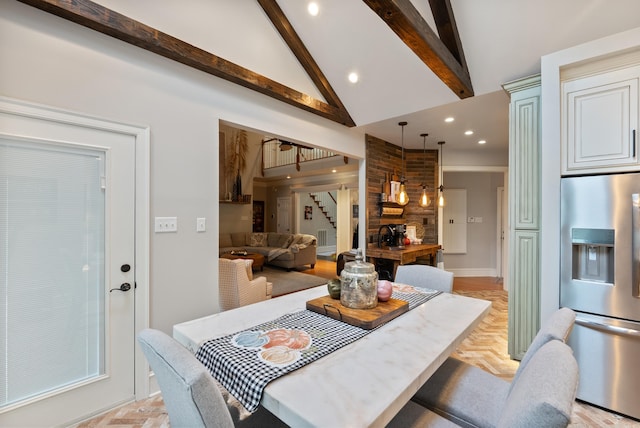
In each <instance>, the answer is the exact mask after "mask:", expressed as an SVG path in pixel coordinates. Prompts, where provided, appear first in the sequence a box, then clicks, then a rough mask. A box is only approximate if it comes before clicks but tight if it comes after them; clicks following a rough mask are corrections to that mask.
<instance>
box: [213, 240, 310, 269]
mask: <svg viewBox="0 0 640 428" xmlns="http://www.w3.org/2000/svg"><path fill="white" fill-rule="evenodd" d="M316 250H317V242H316V237H315V236H313V235H307V234H304V233H296V234H292V233H276V232H265V233H254V232H234V233H221V234H220V254H225V253H230V252H232V251H233V252H236V251H247V252H249V253H259V254H262V255H263V256H264V259H265V264H267V265H271V266H278V267H281V268H285V269H287V270H292V269H294V268H297V267H300V266H305V265H310V266H311V269H313V268H314V266H315V264H316V260H317V255H316Z"/></svg>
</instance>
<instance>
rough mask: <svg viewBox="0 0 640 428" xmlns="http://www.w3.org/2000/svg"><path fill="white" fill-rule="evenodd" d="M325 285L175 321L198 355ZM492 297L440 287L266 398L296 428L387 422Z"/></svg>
mask: <svg viewBox="0 0 640 428" xmlns="http://www.w3.org/2000/svg"><path fill="white" fill-rule="evenodd" d="M326 295H327V287H326V286H318V287H314V288H310V289H307V290H303V291H299V292H296V293H291V294H287V295H284V296H281V297H278V298H275V299H270V300H266V301H263V302H259V303H255V304H252V305H248V306H243V307H240V308H237V309H233V310H229V311H225V312H220V313H216V314H213V315H209V316H205V317H203V318H198V319H194V320H191V321H186V322H182V323H180V324H176V325H174V326H173V337H174V338H175V339H176V340H177V341H178V342H180V343H181V344H182V345H184V346H185V347H186V348H187V349H189V350H190V351H191V352H193V353H194V354H196V353H198V350H199V349H201V348H202V347H203V344H205V343H207V342H208V341H211V340H212V339H214V340H215V339H216V338H224V337H227V336H229V335H231V334H234V333H237V332H243V331H246V330H250V329H252V328H253V327H255V326H256V325H258V324H261V323H267V324H268V323H269V322H271V321H272V320H274V319H275V318H278V317H281V316H287V315H288V314H294V313H298V311H304V310H306V308H307V305H306V303H307V302H308V301H312V300H314V299H317V298H322V297H324V296H326ZM490 307H491V302H489V301H486V300H481V299H476V298H470V297H465V296H461V295H455V294H450V293H439V292H438V294H437V295H435V297H433V298H430V299H429V300H428V301H426V302H424V303H422V304H419V305H417V306H415V307H414V308H412V309H411V310H408V311H407V312H404V313H402V314H401V315H399V316H397V317H395V318H393V319H391V320H390V321H388V322H386V323H384V324H382V325H380V326H377V327H376V328H375V329H372V330H371V331H370V332H367V334H365V335H363V336H362V337H360V338H358V339H357V340H355V341H353V342H351V343H349V344H347V345H345V346H342V347H340V348H338V349H336V350H335V351H333V352H331V353H329V354H327V355H325V356H323V357H321V358H319V359H317V360H315V361H313V362H311V363H309V364H307V365H304V366H303V367H300V368H297V369H296V370H294V371H291V372H289V373H287V374H285V375H283V376H281V377H278V378H277V379H275V380H273V381H270V382H269V383H268V384H267V385H266V387H264V390H263V391H262V395H261V398H260V404H261V405H262V406H263V407H264V408H266V409H267V410H269V411H270V412H272V413H273V414H274V415H275V416H277V417H278V418H279V419H281V420H282V421H283V422H285V423H286V424H287V425H290V426H295V427H306V426H309V427H311V426H313V427H358V428H359V427H383V426H385V425H386V424H387V423H388V422H389V421H390V420H391V419H392V418H393V417H394V416H395V415H396V414H397V413H398V412H399V411H400V409H402V407H403V406H404V405H405V404H406V403H407V402H408V401H409V400H410V399H411V397H412V396H413V395H414V394H415V393H416V391H417V390H418V389H419V388H420V387H421V386H422V385H423V384H424V383H425V382H426V381H427V380H428V379H429V377H430V376H431V375H432V374H433V373H434V372H435V371H436V370H437V369H438V367H440V365H441V364H442V363H443V362H444V361H445V360H446V359H447V357H449V356H450V355H451V354H452V352H453V351H454V350H455V349H456V348H457V347H458V345H459V344H460V343H461V342H462V341H463V340H464V339H465V338H466V337H467V336H468V335H469V333H470V332H471V331H472V330H473V329H474V328H475V327H476V326H477V325H478V324H479V323H480V321H481V320H482V319H483V318H484V317H485V316H486V315H487V313H488V312H489V310H490Z"/></svg>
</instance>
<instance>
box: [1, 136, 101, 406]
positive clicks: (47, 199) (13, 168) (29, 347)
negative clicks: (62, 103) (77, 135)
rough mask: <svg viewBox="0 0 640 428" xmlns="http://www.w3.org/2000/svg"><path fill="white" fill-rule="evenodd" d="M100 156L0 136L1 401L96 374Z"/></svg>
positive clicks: (98, 368) (5, 403)
mask: <svg viewBox="0 0 640 428" xmlns="http://www.w3.org/2000/svg"><path fill="white" fill-rule="evenodd" d="M104 161H105V154H104V152H103V151H99V150H93V149H87V150H78V149H77V148H75V147H74V148H66V147H65V146H61V145H54V144H40V143H32V142H25V141H11V140H7V139H2V138H0V305H2V309H1V310H0V313H1V314H2V316H1V317H0V408H2V407H5V406H8V405H11V404H14V403H17V402H19V401H22V400H25V399H28V398H32V397H37V396H38V395H40V394H43V393H48V392H51V391H55V390H56V389H59V388H64V387H68V386H70V385H73V384H74V383H78V382H83V381H87V380H89V379H91V378H94V377H97V376H100V375H101V374H104V372H105V361H104V360H105V358H104V347H105V337H104V326H105V289H104V287H105V285H104V284H105V281H104V276H105V268H104V266H105V232H104V228H105V195H104V190H103V188H102V182H101V180H102V177H103V176H104V171H103V169H104V164H105V162H104Z"/></svg>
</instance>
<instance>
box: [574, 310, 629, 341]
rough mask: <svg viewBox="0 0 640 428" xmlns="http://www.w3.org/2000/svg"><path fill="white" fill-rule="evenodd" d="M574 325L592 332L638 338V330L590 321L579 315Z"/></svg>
mask: <svg viewBox="0 0 640 428" xmlns="http://www.w3.org/2000/svg"><path fill="white" fill-rule="evenodd" d="M576 324H578V325H581V326H583V327H587V328H591V329H594V330H598V331H602V332H604V333H611V334H617V335H619V336H631V337H638V338H640V331H638V330H634V329H632V328H626V327H618V326H616V325H610V324H604V323H600V322H596V321H592V320H589V319H585V318H582V317H581V316H580V315H578V316H576Z"/></svg>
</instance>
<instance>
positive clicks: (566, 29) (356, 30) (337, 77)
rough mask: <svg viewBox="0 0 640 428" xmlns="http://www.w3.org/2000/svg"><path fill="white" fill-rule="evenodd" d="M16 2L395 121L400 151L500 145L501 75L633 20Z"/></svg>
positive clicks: (459, 9)
mask: <svg viewBox="0 0 640 428" xmlns="http://www.w3.org/2000/svg"><path fill="white" fill-rule="evenodd" d="M20 1H22V2H23V3H27V4H30V5H32V6H35V7H38V8H40V9H43V10H46V11H48V12H51V13H54V14H56V15H58V16H61V17H63V18H65V19H69V20H72V21H74V22H76V23H79V24H81V25H85V26H88V27H90V28H93V29H95V30H97V31H100V32H103V33H105V34H107V35H110V36H113V37H116V38H118V39H120V40H123V41H125V42H127V43H132V44H134V45H137V46H139V47H141V48H143V49H146V50H149V51H151V52H154V53H156V54H159V55H162V56H165V57H167V58H170V59H172V60H175V61H179V62H181V63H183V64H186V65H188V66H191V67H194V68H197V69H199V70H201V71H204V72H206V73H210V74H213V75H215V76H218V77H221V78H223V79H227V80H229V81H231V82H233V83H236V84H239V85H242V86H245V87H247V88H249V89H252V90H256V91H258V92H261V93H263V94H265V95H267V96H270V97H273V98H276V99H278V100H280V101H282V102H285V103H288V104H290V105H292V106H295V107H298V108H301V109H304V110H306V111H309V112H311V113H313V114H317V115H320V116H322V117H324V118H327V119H329V120H332V121H334V122H338V123H341V124H344V125H345V126H357V127H359V128H361V129H363V130H364V131H365V132H368V133H370V134H372V135H375V136H377V137H379V138H382V139H385V140H387V141H390V142H393V143H395V144H400V131H399V127H398V125H397V123H398V121H400V120H406V121H408V122H409V124H408V125H407V127H406V128H405V146H406V147H407V148H422V139H421V138H420V137H419V134H420V133H422V132H427V133H429V137H428V139H427V144H428V145H429V147H430V148H436V147H437V145H436V144H435V143H436V141H440V140H444V141H447V143H448V145H447V147H448V148H451V149H458V150H468V151H475V150H504V149H505V147H506V145H507V140H508V132H507V123H508V115H507V103H508V98H507V96H506V94H504V93H503V91H502V90H501V85H502V84H503V83H505V82H508V81H511V80H514V79H517V78H520V77H524V76H527V75H530V74H535V73H538V72H539V71H540V57H541V56H542V55H545V54H548V53H551V52H555V51H558V50H561V49H565V48H568V47H572V46H575V45H578V44H580V43H584V42H587V41H590V40H594V39H597V38H601V37H605V36H607V35H610V34H614V33H618V32H622V31H624V30H627V29H631V28H634V27H637V26H638V25H639V22H638V19H637V16H639V15H640V2H638V1H637V0H563V1H557V0H536V1H526V0H482V1H478V0H429V1H426V0H363V1H356V0H316V1H315V2H316V3H317V4H318V7H319V13H318V15H317V16H312V15H310V14H309V13H308V11H307V5H308V3H310V1H306V0H305V1H303V0H255V1H254V0H188V1H182V2H175V1H170V0H136V1H133V2H132V1H128V0H97V3H93V2H91V1H88V0H75V1H71V0H20ZM185 6H188V7H185ZM639 44H640V41H639ZM351 72H356V73H358V75H359V81H358V82H357V83H351V82H350V81H349V80H348V79H347V75H348V74H349V73H351ZM446 116H453V117H455V119H456V120H455V121H454V122H452V123H445V122H444V118H445V117H446ZM468 129H470V130H473V131H474V134H473V135H472V136H465V135H464V134H463V132H464V131H465V130H468ZM479 139H484V140H486V141H487V144H485V145H483V146H479V145H478V144H477V141H478V140H479ZM303 143H309V144H316V145H322V142H310V141H308V142H303Z"/></svg>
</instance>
